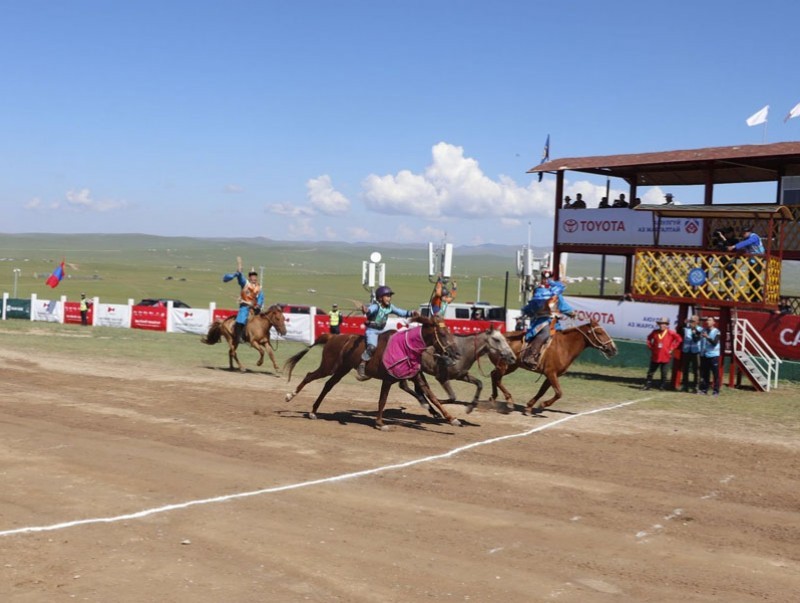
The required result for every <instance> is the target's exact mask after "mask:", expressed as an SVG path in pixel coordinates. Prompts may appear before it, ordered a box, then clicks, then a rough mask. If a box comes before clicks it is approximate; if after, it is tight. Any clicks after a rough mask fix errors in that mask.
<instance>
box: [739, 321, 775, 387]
mask: <svg viewBox="0 0 800 603" xmlns="http://www.w3.org/2000/svg"><path fill="white" fill-rule="evenodd" d="M731 322H732V324H733V345H732V351H733V361H734V362H735V363H736V365H737V366H738V367H739V368H740V369H741V370H742V371H743V372H744V374H745V375H747V377H748V378H749V379H750V381H751V382H752V383H753V386H754V387H755V388H756V389H757V390H759V391H762V392H768V391H770V389H772V388H777V387H778V370H779V369H780V366H781V363H782V362H783V361H782V360H781V359H780V358H778V356H777V355H776V354H775V352H774V351H773V350H772V348H770V347H769V344H767V342H766V341H764V338H763V337H761V334H760V333H759V332H758V330H757V329H756V328H755V327H754V326H753V325H752V323H751V322H750V321H749V320H746V319H744V318H738V317H737V318H734V320H732V321H731Z"/></svg>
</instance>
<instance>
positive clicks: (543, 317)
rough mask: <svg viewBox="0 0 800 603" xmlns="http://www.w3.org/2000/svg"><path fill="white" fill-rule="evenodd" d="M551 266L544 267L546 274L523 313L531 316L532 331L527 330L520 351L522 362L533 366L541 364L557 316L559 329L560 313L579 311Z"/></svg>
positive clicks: (528, 367) (566, 313) (529, 328)
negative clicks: (570, 303) (564, 293)
mask: <svg viewBox="0 0 800 603" xmlns="http://www.w3.org/2000/svg"><path fill="white" fill-rule="evenodd" d="M551 277H552V273H551V272H550V271H549V270H542V278H541V281H540V282H539V284H538V285H537V286H536V289H534V291H533V296H531V299H530V301H529V302H528V304H527V305H526V306H525V307H524V308H522V314H523V315H525V316H530V317H531V323H530V326H529V327H528V332H527V333H525V344H526V345H525V346H524V347H523V349H522V353H521V354H520V364H521V365H522V366H523V367H525V368H527V369H530V370H536V368H537V367H538V366H539V360H540V358H539V354H540V352H541V350H542V347H543V346H544V344H545V343H546V342H547V340H548V339H550V329H551V326H550V325H551V323H552V321H553V320H554V319H555V320H556V324H555V330H557V331H560V330H561V325H560V324H559V323H558V322H557V319H558V317H559V315H560V314H565V315H567V316H574V315H575V311H574V310H573V309H572V308H571V307H570V305H569V304H568V303H567V302H566V300H564V296H563V295H562V293H563V292H564V290H565V289H566V287H565V286H564V285H563V284H562V283H561V282H560V281H554V280H552V278H551Z"/></svg>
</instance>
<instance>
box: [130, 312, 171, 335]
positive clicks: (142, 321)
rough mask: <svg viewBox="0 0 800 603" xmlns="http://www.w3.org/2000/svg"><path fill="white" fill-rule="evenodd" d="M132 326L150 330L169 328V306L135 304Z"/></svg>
mask: <svg viewBox="0 0 800 603" xmlns="http://www.w3.org/2000/svg"><path fill="white" fill-rule="evenodd" d="M131 328H133V329H146V330H148V331H166V330H167V308H166V306H164V307H158V306H133V308H131Z"/></svg>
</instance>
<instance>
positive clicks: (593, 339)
mask: <svg viewBox="0 0 800 603" xmlns="http://www.w3.org/2000/svg"><path fill="white" fill-rule="evenodd" d="M587 326H588V327H589V329H588V331H584V330H583V329H582V328H580V327H578V331H580V334H581V335H583V336H584V338H585V339H586V342H587V343H588V344H589V345H590V346H591V347H593V348H595V349H596V350H600V353H601V354H603V356H605V357H606V358H611V351H612V350H613V349H614V340H613V339H611V337H610V336H609V335H608V333H605V331H603V333H604V334H605V336H606V337H607V338H608V339H606V340H605V341H603V340H602V339H600V335H599V334H598V332H597V331H598V329H599V330H602V327H601V326H600V325H592V324H591V323H590V324H589V325H587Z"/></svg>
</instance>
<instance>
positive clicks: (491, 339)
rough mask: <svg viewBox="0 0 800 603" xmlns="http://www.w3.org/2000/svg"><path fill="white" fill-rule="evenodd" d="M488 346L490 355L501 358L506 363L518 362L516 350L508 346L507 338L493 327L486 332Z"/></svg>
mask: <svg viewBox="0 0 800 603" xmlns="http://www.w3.org/2000/svg"><path fill="white" fill-rule="evenodd" d="M485 334H486V345H487V347H488V348H489V353H490V354H492V355H493V356H499V357H500V358H502V359H503V361H504V362H506V363H508V364H514V363H515V362H516V360H517V356H516V354H514V350H512V349H511V346H510V345H508V340H507V339H506V336H505V335H503V333H501V332H500V331H499V330H498V329H495V328H494V325H491V326H490V327H489V328H488V329H487V330H486V332H485Z"/></svg>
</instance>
